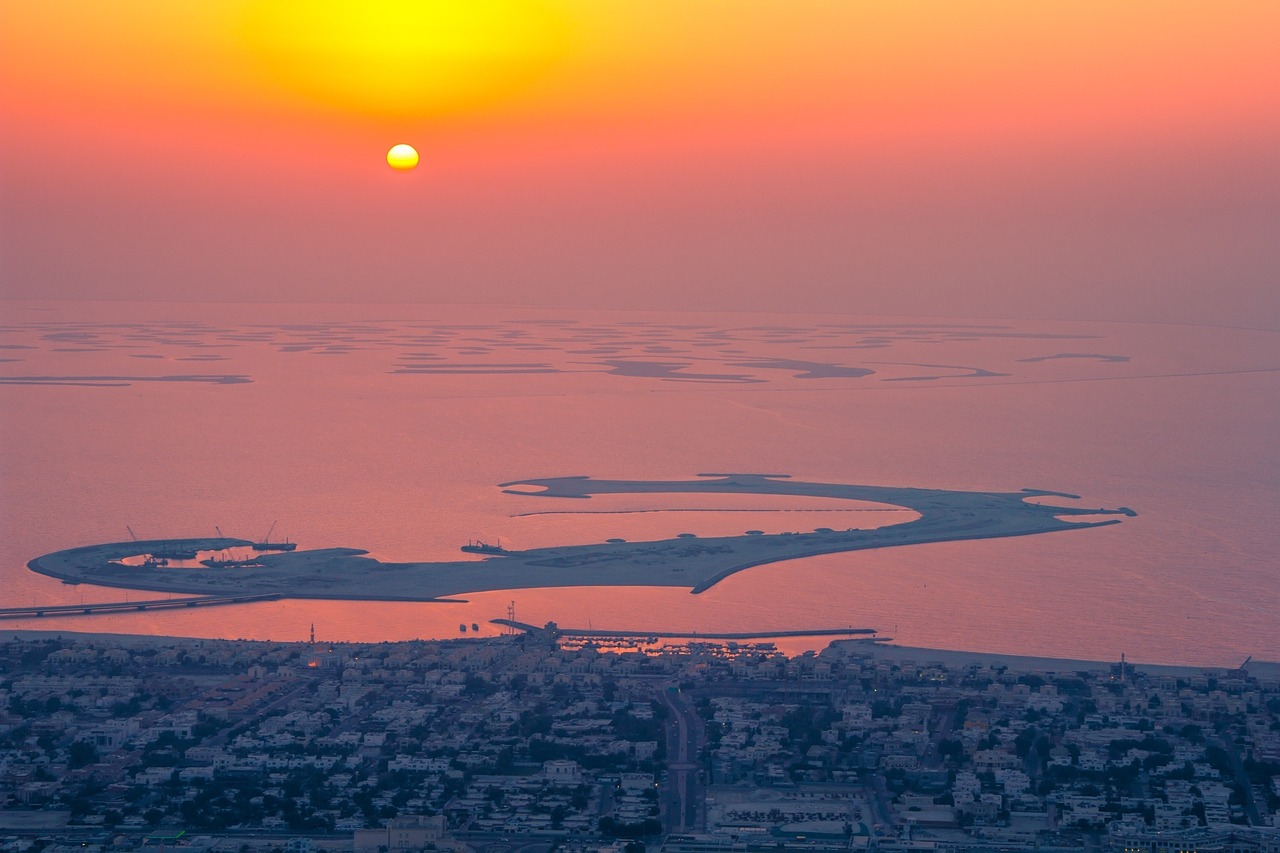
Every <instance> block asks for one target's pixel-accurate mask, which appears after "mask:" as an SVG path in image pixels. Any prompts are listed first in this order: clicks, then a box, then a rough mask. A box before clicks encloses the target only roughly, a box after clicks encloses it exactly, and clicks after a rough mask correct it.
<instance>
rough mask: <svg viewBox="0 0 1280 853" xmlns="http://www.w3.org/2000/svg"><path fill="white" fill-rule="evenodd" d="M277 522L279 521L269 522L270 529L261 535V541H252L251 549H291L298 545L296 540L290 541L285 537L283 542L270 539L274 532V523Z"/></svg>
mask: <svg viewBox="0 0 1280 853" xmlns="http://www.w3.org/2000/svg"><path fill="white" fill-rule="evenodd" d="M279 523H280V522H278V521H273V522H271V529H270V530H268V531H267V535H266V536H263V537H262V541H261V542H254V543H253V550H255V551H292V550H293V549H294V548H297V547H298V544H297V543H296V542H290V541H289V540H288V539H285V540H284V541H283V542H272V541H271V534H272V533H274V532H275V529H276V525H277V524H279Z"/></svg>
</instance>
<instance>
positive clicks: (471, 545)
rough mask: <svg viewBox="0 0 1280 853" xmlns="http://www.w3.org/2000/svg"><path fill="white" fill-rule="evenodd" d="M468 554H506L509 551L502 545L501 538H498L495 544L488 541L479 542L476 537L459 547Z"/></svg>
mask: <svg viewBox="0 0 1280 853" xmlns="http://www.w3.org/2000/svg"><path fill="white" fill-rule="evenodd" d="M460 550H462V551H465V552H467V553H468V554H506V553H509V552H508V551H507V549H506V548H503V547H502V540H501V539H499V540H498V544H497V545H490V544H489V543H488V542H481V541H480V540H479V539H477V540H476V541H474V542H471V541H468V542H467V544H466V545H463V546H462V548H461V549H460Z"/></svg>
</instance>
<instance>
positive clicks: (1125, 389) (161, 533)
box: [0, 303, 1280, 665]
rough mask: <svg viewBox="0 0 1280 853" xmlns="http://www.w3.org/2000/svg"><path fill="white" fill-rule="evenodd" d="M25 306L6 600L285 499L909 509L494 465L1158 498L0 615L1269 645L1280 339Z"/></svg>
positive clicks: (393, 530) (1044, 326) (902, 516)
mask: <svg viewBox="0 0 1280 853" xmlns="http://www.w3.org/2000/svg"><path fill="white" fill-rule="evenodd" d="M3 328H4V331H3V336H2V338H0V345H3V347H4V349H2V350H0V385H3V386H4V387H3V388H0V404H2V406H0V411H2V412H3V415H2V418H3V420H2V425H3V445H2V447H0V454H2V456H0V461H2V462H3V477H4V483H5V487H4V491H3V502H4V506H3V515H2V516H0V518H2V520H0V533H2V534H3V535H2V537H0V559H2V561H0V582H2V585H3V586H2V588H3V593H2V595H0V605H3V606H16V605H25V604H54V603H78V602H79V601H81V600H83V601H86V602H87V601H94V600H106V601H111V600H121V599H123V598H124V597H126V596H129V597H136V598H146V597H157V595H156V594H148V593H142V592H137V591H132V592H126V591H123V590H113V589H104V588H93V587H87V586H79V587H71V586H65V585H62V584H60V583H58V582H57V581H55V580H53V579H51V578H47V577H43V576H38V575H35V574H33V573H31V572H29V571H28V570H27V569H26V568H25V563H26V561H27V560H29V559H31V558H32V557H35V556H38V555H40V554H43V553H46V552H49V551H53V550H58V549H61V548H67V547H72V546H76V545H84V544H91V543H95V542H106V541H121V540H125V539H127V538H128V532H127V531H126V525H129V526H131V527H132V528H133V529H134V531H136V532H137V534H138V536H139V538H164V537H179V536H212V535H214V528H215V525H216V526H217V527H220V528H221V530H222V531H223V532H224V533H226V534H228V535H235V536H243V537H246V538H256V537H258V536H260V535H262V534H263V533H264V532H265V531H266V530H267V529H268V527H269V526H270V525H271V524H272V522H273V521H276V520H277V519H278V520H279V525H278V526H277V528H276V531H275V534H274V536H275V537H276V538H282V537H288V538H289V539H291V540H292V541H295V542H298V543H299V547H300V548H302V549H307V548H319V547H336V546H344V547H356V548H365V549H368V550H369V551H370V552H371V553H372V554H373V555H375V556H378V557H380V558H383V559H390V560H420V559H438V560H443V559H455V558H456V557H457V556H458V552H457V548H458V546H459V545H461V544H464V543H465V542H466V541H468V540H469V539H483V540H485V541H490V542H492V541H496V540H498V539H501V541H502V544H503V545H504V546H507V547H509V548H513V549H519V548H527V547H539V546H545V545H551V544H577V543H585V542H599V541H603V540H604V539H606V538H610V537H614V536H617V537H621V538H626V539H628V540H642V539H657V538H669V537H671V536H675V535H676V534H678V533H685V532H687V533H695V534H699V535H706V536H709V535H726V534H732V533H735V532H743V531H745V530H748V529H761V530H765V531H767V532H779V531H782V530H812V529H814V528H817V527H833V528H845V527H862V528H866V527H872V526H878V525H881V524H888V523H900V522H904V521H908V520H910V519H911V518H912V517H913V515H912V514H911V513H910V512H905V511H895V510H894V509H893V508H889V507H882V506H872V505H849V506H847V507H844V506H837V505H835V504H834V503H833V502H824V501H812V500H810V501H806V500H803V499H794V500H789V501H785V502H779V501H777V500H776V499H766V498H764V497H760V496H725V497H724V498H723V499H720V498H718V497H715V498H713V497H710V496H704V497H701V498H699V499H697V500H693V499H692V498H691V497H690V496H680V495H644V494H641V495H631V496H614V497H611V498H609V499H608V500H605V499H600V498H596V499H592V500H590V501H564V500H560V501H556V500H551V499H546V498H537V497H522V496H517V495H511V494H504V493H503V492H502V490H501V489H500V488H498V484H500V483H503V482H509V481H513V480H521V479H528V478H534V477H556V476H569V475H591V476H595V477H600V478H609V479H636V480H653V479H673V480H683V479H691V478H693V477H695V476H696V475H697V474H699V473H704V472H760V473H778V474H790V475H792V476H794V477H795V478H797V479H802V480H809V481H818V482H837V483H865V484H876V485H886V486H918V487H926V488H940V489H968V490H990V491H1017V490H1019V489H1022V488H1038V489H1047V490H1053V491H1060V492H1068V493H1074V494H1078V495H1080V496H1081V500H1080V501H1079V503H1080V505H1082V506H1097V507H1117V506H1129V507H1132V508H1133V509H1134V510H1136V511H1137V513H1138V515H1137V517H1136V518H1127V519H1124V520H1123V522H1122V523H1121V524H1117V525H1113V526H1108V527H1101V528H1093V529H1087V530H1080V531H1067V532H1063V533H1054V534H1046V535H1037V536H1028V537H1020V538H1012V539H995V540H981V541H969V542H949V543H940V544H933V545H923V546H908V547H902V548H887V549H879V550H871V551H861V552H856V553H847V554H838V555H831V556H824V557H814V558H808V559H805V560H799V561H792V562H787V563H779V564H774V565H768V566H761V567H757V568H753V569H750V570H747V571H744V572H740V573H738V574H735V575H733V576H732V577H730V578H728V579H727V580H725V581H723V582H721V583H720V584H718V585H716V586H714V587H712V588H711V589H710V590H709V591H707V592H705V593H702V594H700V595H691V594H689V593H688V592H687V591H685V590H677V589H656V588H642V587H637V588H628V589H617V588H601V589H590V588H575V589H555V590H519V591H514V592H510V593H485V594H471V595H467V596H464V597H465V598H466V599H467V600H468V603H466V604H405V603H370V602H324V601H280V602H272V603H265V604H256V605H251V606H243V607H225V608H216V609H209V610H201V611H194V612H180V613H179V612H168V613H139V614H136V615H125V616H101V617H92V618H86V619H75V620H72V619H40V620H27V621H21V622H5V623H0V628H45V629H49V628H53V629H65V630H79V631H118V632H130V633H153V634H176V635H188V636H208V637H229V638H235V637H244V638H270V639H276V640H298V639H303V638H304V637H305V636H306V634H307V631H308V626H309V625H310V624H311V623H313V622H314V623H315V625H316V631H317V635H318V636H320V637H321V638H323V639H329V640H359V641H377V640H399V639H407V638H415V637H456V636H458V625H459V623H463V624H467V625H470V623H472V622H477V623H479V624H480V625H481V633H482V634H489V633H496V632H497V629H496V628H494V627H493V626H489V625H487V624H486V621H487V620H488V619H491V618H494V617H498V616H504V615H506V610H507V607H508V605H509V603H510V602H511V601H513V600H514V602H515V607H516V615H517V618H519V619H521V620H522V621H527V622H532V623H536V624H540V623H542V622H545V621H548V620H554V621H556V622H558V623H560V624H561V625H569V626H574V627H587V626H589V625H590V626H593V627H597V628H618V629H624V628H625V629H637V630H642V631H644V630H654V631H657V630H697V631H702V632H713V631H738V632H740V631H750V630H761V631H765V630H785V629H795V628H830V627H841V626H858V627H872V628H877V629H879V630H880V631H881V632H882V633H883V634H885V635H887V636H892V637H894V638H895V639H896V640H897V641H898V642H901V643H904V644H910V645H920V646H933V647H940V648H957V649H967V650H975V651H996V652H1006V653H1020V654H1035V655H1053V656H1064V657H1088V658H1102V659H1112V658H1118V657H1119V655H1120V653H1121V652H1124V653H1126V654H1127V655H1128V656H1129V658H1131V659H1134V660H1141V661H1148V662H1170V663H1197V664H1222V665H1230V664H1238V663H1239V662H1240V661H1241V660H1243V659H1244V657H1245V656H1246V655H1250V654H1252V655H1254V656H1256V657H1258V658H1263V659H1272V660H1276V659H1280V628H1278V626H1277V619H1276V616H1275V614H1276V613H1278V612H1280V592H1277V587H1278V586H1280V585H1277V584H1276V583H1275V577H1274V576H1275V568H1276V558H1275V555H1276V554H1277V553H1280V525H1277V523H1276V522H1277V518H1276V509H1275V506H1276V504H1275V485H1276V483H1277V482H1280V465H1278V463H1277V458H1276V454H1275V449H1274V440H1275V436H1276V435H1277V434H1280V410H1278V408H1277V406H1276V405H1275V401H1276V400H1277V398H1278V397H1280V395H1278V394H1277V390H1278V389H1277V382H1280V333H1276V332H1268V331H1259V330H1245V329H1228V328H1219V327H1207V326H1186V325H1182V326H1179V325H1144V324H1120V323H1101V322H1060V321H1043V320H986V319H974V318H962V319H945V318H936V317H928V318H924V317H901V316H893V317H886V316H846V315H823V316H807V315H778V314H771V315H749V314H733V313H714V314H713V313H654V312H644V313H640V312H619V311H613V312H604V311H599V312H585V311H563V310H557V311H550V310H538V309H526V308H495V307H492V306H484V307H479V306H477V307H465V306H428V305H414V306H390V305H291V306H262V305H175V304H152V303H132V304H115V305H105V304H94V303H83V304H68V303H49V304H39V303H9V304H8V305H7V306H6V309H5V317H4V322H3ZM1058 500H1059V499H1056V498H1055V499H1052V501H1058ZM1065 502H1067V501H1064V503H1065ZM566 504H567V505H566ZM720 510H724V512H721V511H720ZM175 570H179V569H175ZM467 633H468V635H470V634H471V632H470V631H468V632H467ZM822 642H823V641H820V640H815V641H797V642H796V643H790V644H788V645H787V646H785V648H787V649H788V650H792V651H795V650H798V649H800V648H805V647H808V646H812V645H817V646H820V645H821V644H822ZM806 644H808V646H807V645H806Z"/></svg>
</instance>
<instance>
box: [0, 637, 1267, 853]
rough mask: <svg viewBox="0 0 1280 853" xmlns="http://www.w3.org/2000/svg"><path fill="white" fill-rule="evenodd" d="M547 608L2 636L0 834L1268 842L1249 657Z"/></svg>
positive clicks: (305, 840) (334, 847) (642, 844)
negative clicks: (870, 636) (1094, 660)
mask: <svg viewBox="0 0 1280 853" xmlns="http://www.w3.org/2000/svg"><path fill="white" fill-rule="evenodd" d="M553 627H554V626H548V629H543V630H538V631H533V632H529V633H523V634H511V635H504V636H499V637H484V638H479V637H478V638H469V639H462V640H455V641H437V642H426V641H422V642H410V643H384V644H368V645H357V644H341V645H329V644H323V643H315V642H312V643H267V642H247V641H223V640H198V639H174V638H151V637H111V636H102V637H95V636H94V635H76V634H65V635H61V636H58V635H54V634H31V635H12V636H11V637H9V638H8V639H6V640H5V641H4V642H2V643H0V708H3V711H0V844H2V847H3V850H4V851H8V853H60V851H69V850H71V849H76V850H79V851H81V852H82V853H83V852H84V851H86V850H88V851H106V850H125V851H127V850H138V849H143V848H146V849H163V848H165V847H166V846H169V847H190V848H193V849H195V850H202V849H218V850H233V851H249V850H263V851H268V850H289V851H293V852H294V853H298V851H307V850H312V851H320V850H326V851H348V850H353V851H356V853H359V851H370V853H377V851H379V850H388V851H390V850H420V849H453V850H460V851H461V850H474V851H481V853H500V851H509V850H516V849H520V850H527V851H528V853H534V851H550V850H556V849H559V850H566V851H586V850H592V851H595V850H602V849H616V850H627V851H629V853H637V851H639V850H641V849H646V848H647V849H663V850H668V851H672V853H698V851H749V850H757V849H759V850H765V849H768V850H808V851H834V850H881V851H909V850H939V851H982V850H1008V851H1016V850H1027V851H1031V850H1078V849H1091V850H1113V851H1174V850H1188V851H1190V850H1195V851H1276V850H1280V827H1277V812H1278V811H1280V676H1277V674H1276V673H1275V672H1274V668H1273V667H1270V666H1264V667H1262V668H1253V669H1251V668H1250V667H1249V666H1247V665H1246V666H1245V667H1241V668H1240V669H1234V670H1221V669H1220V670H1198V669H1185V668H1184V669H1173V668H1164V667H1134V666H1131V665H1129V664H1126V663H1124V662H1119V663H1116V664H1112V665H1106V664H1100V665H1092V666H1091V665H1087V664H1079V663H1070V662H1062V663H1061V664H1060V665H1059V664H1056V663H1052V662H1050V663H1045V662H1038V663H1035V665H1033V664H1030V663H1028V662H1027V661H1025V660H1021V659H1017V658H1010V659H999V658H980V657H979V656H973V660H972V661H968V660H966V661H963V662H961V661H960V660H959V659H958V658H956V657H955V656H954V655H952V656H951V657H948V658H946V661H947V662H940V661H939V662H935V661H933V660H931V659H930V658H929V655H928V653H927V652H923V651H921V650H916V651H920V654H919V655H915V656H912V655H909V654H906V655H904V652H907V650H902V649H892V647H884V646H880V645H877V644H875V643H874V642H872V641H867V640H845V641H836V642H833V643H832V644H831V645H829V646H828V647H827V648H826V649H824V650H822V651H821V652H818V653H813V652H809V653H805V654H803V655H801V656H798V657H790V658H789V657H787V656H786V655H784V654H782V653H780V652H779V651H778V650H776V649H775V648H774V647H773V646H771V645H770V644H767V643H749V642H742V643H732V642H728V643H726V642H721V643H711V642H688V643H682V644H673V645H662V646H659V645H650V644H647V643H645V642H644V641H643V640H641V641H635V640H622V639H617V640H609V639H595V640H583V639H581V638H578V639H574V638H570V637H565V636H561V635H559V634H558V632H556V631H555V630H553ZM891 652H892V654H891ZM939 657H940V658H942V657H943V656H941V655H939Z"/></svg>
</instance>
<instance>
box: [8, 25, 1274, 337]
mask: <svg viewBox="0 0 1280 853" xmlns="http://www.w3.org/2000/svg"><path fill="white" fill-rule="evenodd" d="M353 10H360V11H353ZM423 10H425V11H423ZM380 15H381V16H383V17H379V16H380ZM415 16H416V17H415ZM0 31H2V35H0V38H2V39H3V43H2V44H0V74H2V75H3V77H2V82H3V91H2V92H0V98H2V101H0V103H2V105H3V110H4V123H5V126H6V131H5V135H4V143H3V145H4V150H3V152H2V153H3V162H2V163H0V170H2V173H0V177H2V179H3V188H4V191H5V200H4V201H3V205H4V209H3V215H4V234H3V236H0V240H2V241H3V245H2V246H0V248H3V252H4V261H3V263H4V265H5V269H4V279H5V284H4V291H3V292H4V295H6V296H11V297H25V298H32V297H40V296H48V297H57V298H110V299H136V298H141V299H151V298H160V299H184V300H199V299H219V300H223V299H225V300H242V299H279V300H285V301H290V300H297V301H329V300H334V299H338V300H359V299H364V298H368V299H374V300H393V301H445V302H457V301H485V302H518V303H534V304H556V305H582V306H591V307H632V306H634V307H652V308H662V307H670V308H724V307H735V306H736V307H743V308H752V309H762V310H789V309H798V310H821V309H824V308H830V309H831V310H839V311H880V312H924V313H952V314H988V315H1003V316H1010V315H1028V314H1049V315H1056V316H1081V317H1084V316H1098V317H1110V318H1120V319H1206V318H1207V319H1211V320H1214V321H1217V322H1249V323H1255V324H1256V323H1259V322H1262V323H1270V324H1272V325H1275V324H1276V323H1280V296H1278V295H1277V294H1278V293H1280V288H1277V287H1276V286H1275V283H1274V271H1275V270H1276V269H1280V263H1277V262H1278V261H1280V250H1278V249H1277V248H1276V244H1277V243H1278V242H1280V241H1277V240H1275V234H1276V233H1278V232H1280V228H1278V227H1277V225H1280V216H1278V215H1277V214H1278V213H1280V202H1278V201H1277V200H1278V199H1280V192H1277V190H1280V186H1278V184H1280V168H1278V163H1277V159H1278V158H1277V155H1278V154H1280V145H1277V143H1278V142H1280V60H1277V58H1276V54H1277V51H1275V50H1274V45H1275V44H1276V43H1280V5H1278V4H1274V3H1269V2H1230V1H1229V2H1222V3H1214V4H1206V3H1203V2H1197V3H1189V2H1170V0H1164V2H1124V3H1116V2H1114V0H1109V1H1108V2H1083V1H1082V0H1072V2H1065V0H1064V2H1044V3H1026V2H1022V1H1021V0H1009V1H1008V2H995V1H994V0H979V2H974V3H966V4H952V3H941V2H910V0H882V2H858V0H789V2H787V3H775V2H758V3H757V2H751V3H735V4H730V3H725V2H711V0H695V2H689V0H684V2H678V3H677V2H668V0H646V2H644V3H640V2H634V0H627V2H623V0H559V1H558V2H557V0H546V2H535V0H419V2H416V3H409V2H408V0H376V2H375V0H368V2H364V3H354V4H353V3H348V2H346V1H345V0H315V2H309V3H303V2H299V0H188V2H184V3H162V2H159V0H120V2H117V3H112V4H104V3H101V2H97V0H64V2H60V3H56V4H51V3H41V2H36V0H8V2H6V3H5V4H4V5H3V7H0ZM399 141H409V142H412V143H414V144H415V145H417V146H418V147H419V149H420V150H421V151H422V153H423V155H424V165H423V166H422V167H420V168H419V169H418V170H417V171H415V172H413V173H410V174H395V173H392V172H390V170H388V169H387V168H386V166H385V164H384V163H383V161H382V155H383V153H384V152H385V150H386V148H387V147H388V146H389V145H391V144H392V143H393V142H399Z"/></svg>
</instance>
